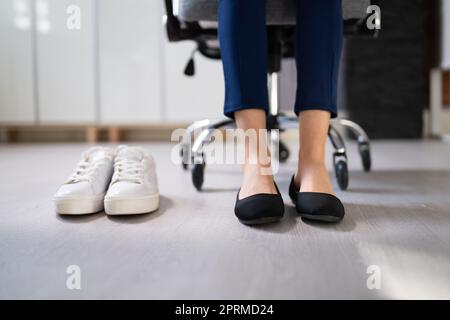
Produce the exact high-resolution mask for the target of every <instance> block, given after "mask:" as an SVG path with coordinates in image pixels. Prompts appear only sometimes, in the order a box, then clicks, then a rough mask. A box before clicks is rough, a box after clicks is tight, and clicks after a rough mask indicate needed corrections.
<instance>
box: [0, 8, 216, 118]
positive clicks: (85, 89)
mask: <svg viewBox="0 0 450 320" xmlns="http://www.w3.org/2000/svg"><path fill="white" fill-rule="evenodd" d="M74 8H75V9H78V10H79V16H78V18H79V21H80V25H79V27H80V28H70V27H69V26H68V22H70V21H73V20H71V19H72V18H73V15H74V14H75V13H74V11H72V10H74ZM33 13H34V14H33ZM163 14H164V2H163V1H162V0H0V26H1V28H0V48H1V49H0V123H6V122H14V123H17V122H28V123H33V122H36V123H39V124H44V125H45V124H94V123H100V124H152V123H160V122H166V123H179V122H190V121H193V120H198V119H202V118H217V117H221V116H222V113H223V111H222V109H223V101H224V84H223V75H222V66H221V62H220V61H213V60H210V59H207V58H205V57H202V56H201V55H200V54H199V53H197V54H196V59H195V61H196V75H195V77H186V76H185V75H184V74H183V70H184V68H185V65H186V62H187V60H188V59H189V57H190V56H191V53H192V50H193V49H194V46H195V45H194V43H193V42H181V43H169V42H168V41H167V39H166V35H165V28H164V26H163V24H162V16H163Z"/></svg>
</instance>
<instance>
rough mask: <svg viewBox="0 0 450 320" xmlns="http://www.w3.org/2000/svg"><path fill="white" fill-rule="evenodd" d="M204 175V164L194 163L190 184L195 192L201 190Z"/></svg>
mask: <svg viewBox="0 0 450 320" xmlns="http://www.w3.org/2000/svg"><path fill="white" fill-rule="evenodd" d="M204 174H205V163H196V164H194V166H193V167H192V183H193V184H194V187H195V189H197V191H201V190H202V186H203V180H204V179H203V177H204Z"/></svg>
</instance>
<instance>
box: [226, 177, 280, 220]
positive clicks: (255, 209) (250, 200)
mask: <svg viewBox="0 0 450 320" xmlns="http://www.w3.org/2000/svg"><path fill="white" fill-rule="evenodd" d="M275 188H276V189H277V194H269V193H261V194H255V195H252V196H249V197H247V198H244V199H239V192H240V191H241V190H239V192H238V194H237V196H236V205H235V207H234V213H235V214H236V217H237V218H238V219H239V221H240V222H242V223H243V224H248V225H253V224H263V223H270V222H276V221H279V220H281V218H283V214H284V202H283V198H282V197H281V193H280V191H279V190H278V187H277V185H276V184H275Z"/></svg>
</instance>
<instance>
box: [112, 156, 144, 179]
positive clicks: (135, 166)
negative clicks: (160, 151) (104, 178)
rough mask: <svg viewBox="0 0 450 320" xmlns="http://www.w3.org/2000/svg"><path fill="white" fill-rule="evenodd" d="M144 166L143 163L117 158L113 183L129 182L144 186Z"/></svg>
mask: <svg viewBox="0 0 450 320" xmlns="http://www.w3.org/2000/svg"><path fill="white" fill-rule="evenodd" d="M143 172H144V166H143V164H142V161H138V160H133V159H127V158H120V157H119V158H116V160H115V163H114V176H113V179H112V183H116V182H121V181H128V182H132V183H136V184H142V183H143V180H144V174H143Z"/></svg>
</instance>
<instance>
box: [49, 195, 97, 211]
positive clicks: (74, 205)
mask: <svg viewBox="0 0 450 320" xmlns="http://www.w3.org/2000/svg"><path fill="white" fill-rule="evenodd" d="M104 198H105V195H104V194H102V195H98V196H92V197H82V198H81V197H80V198H78V197H73V198H55V199H54V200H53V202H54V205H55V210H56V212H57V213H58V214H60V215H83V214H92V213H96V212H100V211H103V200H104Z"/></svg>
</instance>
